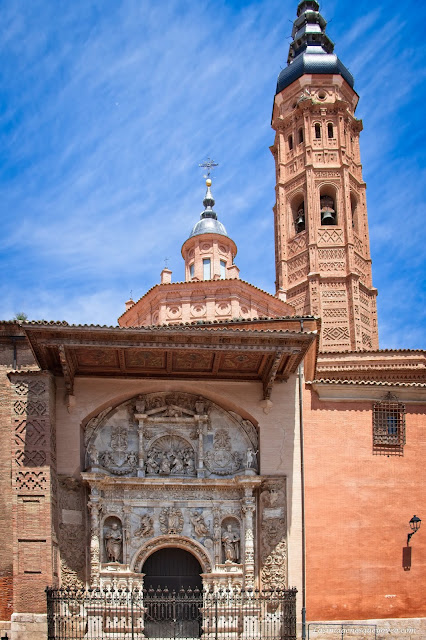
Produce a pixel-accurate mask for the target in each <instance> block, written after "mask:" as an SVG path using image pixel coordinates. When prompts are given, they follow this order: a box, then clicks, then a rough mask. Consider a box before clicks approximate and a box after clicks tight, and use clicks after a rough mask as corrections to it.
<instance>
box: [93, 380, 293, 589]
mask: <svg viewBox="0 0 426 640" xmlns="http://www.w3.org/2000/svg"><path fill="white" fill-rule="evenodd" d="M86 436H87V437H86V439H85V444H86V460H87V465H88V471H87V472H83V474H82V476H83V479H84V480H85V482H87V483H88V485H89V486H90V502H89V507H90V524H91V531H90V536H91V537H90V570H91V576H90V581H91V583H92V584H93V585H98V584H99V585H105V586H107V585H110V584H111V585H113V584H115V585H122V586H126V585H128V584H129V580H131V581H132V584H133V585H134V586H135V585H143V578H142V576H141V575H140V574H139V573H138V572H140V571H141V566H142V565H139V564H138V563H139V562H140V561H141V559H142V558H146V557H148V555H150V553H152V552H153V551H154V550H157V549H160V548H162V547H164V546H180V547H181V548H187V549H189V550H190V551H191V553H194V555H195V556H196V557H197V558H198V559H199V561H200V563H201V565H202V567H203V574H204V578H203V580H204V583H205V586H210V585H211V586H218V585H221V586H224V587H227V586H229V585H230V584H232V585H234V586H235V587H242V586H245V587H246V588H256V587H257V586H263V587H265V588H268V587H270V588H273V587H276V586H286V576H287V573H286V520H285V512H286V506H285V479H284V478H269V479H265V478H261V477H259V475H258V449H259V444H258V433H257V429H256V427H255V425H253V424H252V423H251V422H249V421H248V420H244V419H243V418H241V416H238V415H237V414H233V413H229V412H226V411H224V410H223V409H221V408H220V407H218V406H217V405H215V404H213V403H211V402H210V401H208V400H205V399H200V398H199V397H198V396H192V395H190V394H184V393H159V394H147V395H144V396H139V397H137V398H134V399H132V400H129V401H127V402H125V403H123V404H122V405H120V406H119V407H116V408H115V409H108V410H106V411H105V412H103V414H102V417H101V418H100V419H92V421H91V422H90V430H89V432H88V433H87V434H86ZM258 510H259V513H258ZM259 524H260V526H259ZM142 549H143V552H142V551H141V550H142ZM207 567H208V568H207Z"/></svg>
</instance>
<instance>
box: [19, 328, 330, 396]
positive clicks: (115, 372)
mask: <svg viewBox="0 0 426 640" xmlns="http://www.w3.org/2000/svg"><path fill="white" fill-rule="evenodd" d="M318 325H319V321H318V320H317V319H314V318H305V319H303V323H301V322H300V320H299V319H296V318H289V319H281V320H279V319H265V320H253V321H250V320H245V321H244V320H241V321H230V322H229V323H220V324H216V323H205V324H202V325H201V324H200V325H198V324H197V325H168V326H155V327H138V328H119V327H101V326H93V325H84V326H78V325H68V324H67V323H62V322H61V323H38V322H32V323H27V324H24V325H23V328H24V330H25V333H26V334H27V337H28V339H29V342H30V344H31V348H32V350H33V352H34V355H35V357H36V359H37V362H38V364H39V366H40V367H41V369H43V370H48V371H51V372H52V373H53V374H54V375H57V376H60V375H63V376H64V379H65V384H66V388H67V392H68V394H69V395H73V385H74V378H75V377H76V376H94V377H116V378H123V377H128V378H160V379H161V378H168V379H197V380H246V381H260V382H262V384H263V395H264V399H269V397H270V395H271V392H272V387H273V384H274V382H275V380H281V381H282V380H287V379H288V377H289V376H290V375H291V374H293V373H294V372H295V371H296V370H297V367H298V366H299V364H300V363H301V362H302V360H303V359H304V358H306V363H305V366H306V367H308V368H309V377H310V379H313V373H314V370H315V363H316V354H317V339H316V338H317V335H318V330H319V326H318ZM301 326H302V327H303V329H302V330H301ZM307 373H308V372H307ZM311 376H312V377H311Z"/></svg>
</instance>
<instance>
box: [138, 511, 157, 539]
mask: <svg viewBox="0 0 426 640" xmlns="http://www.w3.org/2000/svg"><path fill="white" fill-rule="evenodd" d="M153 534H154V522H153V520H152V518H151V517H150V516H149V515H148V514H147V513H145V514H144V515H143V516H141V522H140V526H139V529H137V530H136V531H135V536H136V537H137V538H145V537H147V536H152V535H153Z"/></svg>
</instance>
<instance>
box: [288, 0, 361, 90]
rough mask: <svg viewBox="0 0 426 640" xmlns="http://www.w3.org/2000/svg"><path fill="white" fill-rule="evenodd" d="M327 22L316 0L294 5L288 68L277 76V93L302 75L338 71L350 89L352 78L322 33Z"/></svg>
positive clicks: (336, 72) (325, 35)
mask: <svg viewBox="0 0 426 640" xmlns="http://www.w3.org/2000/svg"><path fill="white" fill-rule="evenodd" d="M326 26H327V22H326V21H325V20H324V18H323V17H322V15H321V14H320V12H319V4H318V2H316V0H303V1H302V2H300V3H299V6H298V8H297V18H296V20H295V21H294V23H293V31H292V34H291V35H292V38H293V41H292V43H291V44H290V49H289V53H288V59H287V65H288V66H287V67H286V68H285V69H283V70H282V71H281V73H280V75H279V76H278V82H277V90H276V93H280V92H281V91H282V90H283V89H285V88H286V87H288V86H289V85H290V84H291V83H292V82H294V81H295V80H297V79H298V78H300V77H301V76H303V75H304V74H307V73H309V74H339V75H341V76H342V77H343V78H344V79H345V80H346V82H347V83H348V84H349V85H350V86H351V87H352V88H353V86H354V79H353V76H352V74H351V73H350V72H349V71H348V69H347V68H346V67H345V65H344V64H343V63H342V62H341V61H340V60H339V58H338V57H337V56H336V54H335V53H334V44H333V42H332V41H331V40H330V38H329V37H328V35H327V34H326V33H325V29H326Z"/></svg>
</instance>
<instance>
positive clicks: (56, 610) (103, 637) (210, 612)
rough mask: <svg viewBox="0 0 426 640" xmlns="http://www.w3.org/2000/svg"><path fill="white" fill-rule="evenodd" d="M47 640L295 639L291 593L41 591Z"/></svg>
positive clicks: (294, 619)
mask: <svg viewBox="0 0 426 640" xmlns="http://www.w3.org/2000/svg"><path fill="white" fill-rule="evenodd" d="M46 594H47V621H48V640H83V639H84V640H141V639H142V638H163V639H165V638H184V639H186V640H194V639H195V638H202V639H203V640H295V639H296V589H288V590H284V591H278V590H277V591H257V590H254V591H250V590H248V591H244V590H241V591H240V590H239V591H234V590H224V589H222V590H218V591H199V590H198V589H195V590H192V589H187V590H184V589H181V590H180V591H178V592H175V591H168V589H152V588H151V589H143V590H142V589H141V590H138V589H134V590H130V589H99V588H93V589H90V588H89V589H81V590H74V589H68V588H64V589H50V588H48V589H46Z"/></svg>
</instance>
